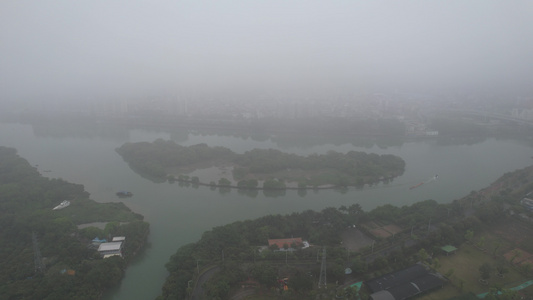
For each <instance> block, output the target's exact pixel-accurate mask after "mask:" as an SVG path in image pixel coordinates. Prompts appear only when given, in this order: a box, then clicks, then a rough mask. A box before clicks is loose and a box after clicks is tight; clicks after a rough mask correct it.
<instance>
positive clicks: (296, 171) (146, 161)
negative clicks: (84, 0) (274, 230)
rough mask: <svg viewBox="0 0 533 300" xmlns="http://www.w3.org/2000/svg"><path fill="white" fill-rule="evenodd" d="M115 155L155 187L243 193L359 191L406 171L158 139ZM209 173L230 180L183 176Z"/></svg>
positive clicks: (350, 159)
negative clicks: (223, 171)
mask: <svg viewBox="0 0 533 300" xmlns="http://www.w3.org/2000/svg"><path fill="white" fill-rule="evenodd" d="M116 151H117V152H118V153H119V154H120V155H121V156H122V158H123V159H124V160H125V161H126V162H127V163H128V164H129V165H130V167H131V168H132V169H133V170H135V171H136V172H138V173H139V174H141V175H142V176H144V177H147V178H150V179H152V180H154V181H164V180H166V179H168V180H169V181H172V180H178V181H180V180H183V181H190V182H191V183H193V184H195V183H196V184H208V185H211V186H221V187H230V186H232V187H237V188H248V189H261V188H262V189H286V188H291V187H292V188H299V189H306V188H319V187H348V186H356V187H362V186H364V185H365V184H374V183H378V182H380V181H390V180H391V179H393V178H394V177H396V176H399V175H401V174H403V172H404V170H405V161H404V160H403V159H402V158H400V157H398V156H394V155H388V154H384V155H378V154H375V153H370V154H368V153H364V152H357V151H349V152H348V153H346V154H343V153H339V152H335V151H329V152H328V153H327V154H311V155H308V156H300V155H296V154H292V153H284V152H281V151H279V150H274V149H253V150H251V151H246V152H245V153H243V154H237V153H234V152H233V151H231V150H230V149H228V148H225V147H218V146H217V147H209V146H208V145H206V144H197V145H193V146H181V145H178V144H176V143H175V142H173V141H165V140H162V139H157V140H155V141H154V142H153V143H149V142H138V143H125V144H124V145H122V146H121V147H119V148H117V149H116ZM210 167H219V168H228V169H231V175H232V180H230V179H228V178H225V177H223V176H222V177H220V178H217V180H218V181H215V180H210V181H205V180H202V179H203V178H198V176H191V177H190V176H188V175H184V174H187V173H190V172H192V171H195V170H198V169H206V168H210ZM261 182H262V185H260V183H261Z"/></svg>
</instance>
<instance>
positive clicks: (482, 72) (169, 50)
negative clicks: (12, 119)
mask: <svg viewBox="0 0 533 300" xmlns="http://www.w3.org/2000/svg"><path fill="white" fill-rule="evenodd" d="M532 81H533V1H503V0H502V1H490V0H477V1H474V0H472V1H464V0H457V1H453V0H446V1H426V0H424V1H422V0H421V1H392V0H391V1H362V0H360V1H355V0H353V1H291V0H283V1H278V0H268V1H259V0H253V1H236V0H231V1H224V0H221V1H131V0H128V1H109V0H106V1H93V0H91V1H66V0H65V1H53V0H47V1H1V2H0V97H1V100H0V101H2V102H5V101H20V100H22V99H41V100H42V99H46V98H47V97H60V96H65V97H72V98H73V99H75V98H77V97H80V98H81V96H82V95H84V96H85V95H94V96H105V95H121V96H133V95H139V94H150V93H159V94H161V93H168V94H170V95H180V94H187V93H197V94H202V93H224V92H232V91H245V92H249V93H252V94H253V93H257V94H261V93H283V92H287V91H290V92H296V93H299V92H302V93H313V92H326V93H329V92H331V93H334V92H343V91H377V90H380V89H408V90H412V91H416V90H417V89H432V88H436V89H451V90H453V89H463V88H475V89H485V88H487V89H499V88H501V89H509V90H513V89H517V90H522V91H524V92H527V91H531V89H530V87H531V86H533V82H532ZM84 99H85V98H84Z"/></svg>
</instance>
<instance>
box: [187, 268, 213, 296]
mask: <svg viewBox="0 0 533 300" xmlns="http://www.w3.org/2000/svg"><path fill="white" fill-rule="evenodd" d="M219 270H220V267H219V266H214V267H212V268H211V269H209V270H207V271H205V272H204V273H202V274H201V275H200V277H199V278H198V281H197V282H196V285H195V286H194V290H193V291H192V293H191V300H202V299H205V298H206V297H205V293H204V289H203V287H202V286H203V285H204V283H206V282H207V281H208V280H209V278H211V276H213V275H214V274H215V273H216V272H218V271H219Z"/></svg>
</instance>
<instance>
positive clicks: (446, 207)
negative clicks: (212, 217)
mask: <svg viewBox="0 0 533 300" xmlns="http://www.w3.org/2000/svg"><path fill="white" fill-rule="evenodd" d="M532 190H533V166H529V167H526V168H524V169H520V170H516V171H513V172H509V173H505V174H504V175H502V176H501V177H500V178H499V179H497V180H496V181H495V182H493V183H492V184H490V185H489V186H487V187H485V188H482V189H480V190H478V191H472V192H471V193H470V194H468V195H466V196H464V197H463V198H461V199H456V200H454V201H452V202H451V203H445V204H439V203H437V202H436V201H435V200H431V199H430V200H425V201H420V202H417V203H413V204H411V205H408V206H407V205H406V206H402V207H396V206H393V205H391V204H386V205H382V206H378V207H376V208H375V209H373V210H371V211H364V210H363V209H362V208H361V206H360V205H359V204H357V203H355V204H352V205H350V206H349V207H346V206H341V207H339V208H334V207H328V208H325V209H323V210H322V211H313V210H304V211H302V212H295V213H292V214H287V215H279V214H277V215H266V216H263V217H260V218H256V219H253V220H242V221H235V222H232V223H229V224H226V225H222V226H217V227H214V228H212V229H211V230H208V231H205V232H204V233H203V234H202V236H201V238H200V239H199V240H197V241H196V242H193V243H190V244H187V245H183V246H181V247H180V248H178V249H177V251H176V252H175V254H174V255H172V256H171V257H170V259H169V261H168V262H167V264H166V265H165V266H166V268H167V270H168V272H169V275H168V277H167V280H166V281H165V283H164V284H163V286H162V290H161V294H160V295H159V296H158V297H157V298H156V299H157V300H166V299H190V298H191V296H193V295H194V296H195V297H201V296H202V295H203V296H204V297H206V298H209V299H230V298H232V297H235V298H238V297H239V295H242V294H246V295H248V296H249V297H250V298H249V299H256V298H257V299H278V298H284V299H325V298H327V299H333V298H344V299H358V298H360V299H368V298H369V295H370V292H369V291H368V290H366V289H365V288H363V289H358V290H350V287H351V286H352V285H353V284H354V283H356V282H361V281H366V280H369V279H372V278H377V277H380V276H383V275H384V274H389V273H390V272H393V271H397V270H401V269H405V268H406V267H409V266H412V265H414V264H417V263H418V264H422V265H423V266H424V267H425V268H427V269H431V270H432V272H438V273H439V274H440V275H439V276H442V277H443V278H446V279H447V283H446V284H445V286H444V287H443V288H442V289H439V290H436V291H432V293H433V292H434V293H435V294H438V296H437V295H436V296H434V299H451V298H452V297H454V296H457V297H459V296H465V295H467V294H471V293H474V292H475V293H481V292H483V291H486V290H487V289H488V287H485V286H480V285H479V284H478V277H479V274H476V273H477V269H478V267H479V266H480V265H482V264H487V263H491V264H493V265H495V266H503V267H500V269H502V270H503V269H505V270H507V271H506V272H508V273H509V276H508V277H509V279H505V280H504V279H494V280H492V281H491V284H492V285H498V284H499V285H500V286H502V287H503V286H504V284H505V287H508V286H514V285H516V282H517V281H518V282H523V281H524V280H529V279H530V276H531V274H532V271H531V270H532V269H531V266H530V265H529V267H524V266H522V265H521V263H518V262H516V263H513V260H514V258H516V257H517V255H518V254H515V255H514V256H513V257H511V258H506V255H507V257H508V253H515V252H516V251H517V250H513V249H517V247H519V248H520V249H521V250H520V251H527V252H524V253H533V243H531V242H530V241H529V240H527V239H525V240H524V238H523V236H529V234H531V232H533V226H532V225H531V224H532V222H533V221H532V219H531V212H527V211H526V209H525V208H524V207H523V206H522V205H521V199H522V198H523V197H524V195H527V194H528V193H531V191H532ZM519 229H521V230H523V231H521V230H519ZM474 232H475V234H474ZM510 232H512V234H509V233H510ZM288 237H294V238H296V237H298V238H301V239H302V240H305V241H308V242H309V245H310V247H302V245H299V244H296V243H295V244H290V245H289V244H285V245H283V248H279V247H278V246H277V245H276V244H273V245H270V244H269V240H270V239H285V240H286V239H287V238H288ZM485 238H487V241H485ZM489 238H490V240H489ZM474 242H475V244H476V246H475V249H477V251H479V252H473V253H471V252H472V251H473V250H472V249H474V246H473V245H474ZM445 245H454V246H455V247H457V248H458V250H457V252H459V253H460V254H451V255H450V256H449V257H448V254H446V253H444V252H443V251H442V247H443V246H445ZM479 245H484V246H483V247H480V246H479ZM326 248H327V259H328V264H327V269H326V270H325V271H326V272H327V281H328V286H329V285H331V286H333V285H334V286H335V287H336V288H334V289H330V290H328V289H320V288H318V289H317V288H316V283H317V280H318V278H319V276H321V275H320V274H321V273H322V269H321V267H320V266H321V265H320V263H319V262H320V260H322V256H321V255H320V254H321V253H326V252H325V251H324V250H323V249H326ZM517 253H520V252H517ZM464 256H468V257H470V256H475V257H476V259H475V261H473V260H472V259H470V260H469V261H467V262H466V261H465V260H464V259H462V257H464ZM454 257H456V258H457V259H456V260H453V258H454ZM440 262H442V265H441V263H440ZM465 266H466V268H467V269H469V270H463V268H464V267H465ZM347 267H349V268H350V270H351V271H350V273H347V272H346V270H347V269H346V268H347ZM479 269H480V272H481V268H479ZM455 270H457V271H455ZM459 270H461V272H459ZM498 272H499V271H498ZM511 273H512V276H511ZM498 274H500V273H498ZM500 275H503V274H500ZM498 277H499V278H504V276H499V275H498ZM284 278H285V279H286V280H284V281H283V282H282V283H281V284H280V279H284ZM324 278H326V277H324ZM506 278H507V277H506ZM505 289H507V288H505ZM338 293H340V294H341V295H342V297H337V296H338V295H339V294H338ZM529 293H531V290H530V291H529ZM246 299H248V298H246ZM454 299H455V298H454ZM457 299H459V298H457ZM461 299H463V298H461ZM465 299H466V298H465ZM468 299H470V298H468ZM491 299H492V298H491ZM513 299H514V298H513Z"/></svg>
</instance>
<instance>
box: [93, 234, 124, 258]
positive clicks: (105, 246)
mask: <svg viewBox="0 0 533 300" xmlns="http://www.w3.org/2000/svg"><path fill="white" fill-rule="evenodd" d="M113 240H115V239H114V238H113ZM123 246H124V240H122V241H113V242H109V243H101V244H100V246H98V253H100V255H102V256H103V257H104V258H107V257H110V256H115V255H118V256H120V257H122V249H123Z"/></svg>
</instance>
